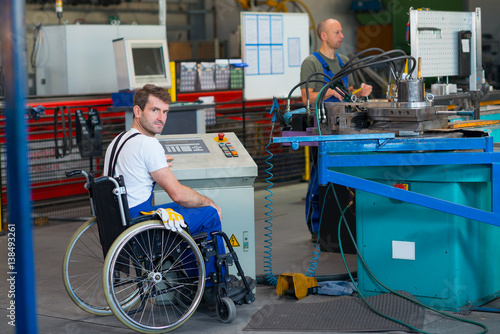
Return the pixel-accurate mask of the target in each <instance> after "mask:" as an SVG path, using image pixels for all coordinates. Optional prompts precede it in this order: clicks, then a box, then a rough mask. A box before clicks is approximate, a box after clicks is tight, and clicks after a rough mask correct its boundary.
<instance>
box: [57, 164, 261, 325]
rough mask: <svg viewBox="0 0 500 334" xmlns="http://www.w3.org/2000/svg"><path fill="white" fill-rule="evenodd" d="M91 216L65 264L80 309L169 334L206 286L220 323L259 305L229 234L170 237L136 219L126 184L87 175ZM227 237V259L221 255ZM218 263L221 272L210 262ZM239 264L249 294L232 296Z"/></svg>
mask: <svg viewBox="0 0 500 334" xmlns="http://www.w3.org/2000/svg"><path fill="white" fill-rule="evenodd" d="M75 175H84V176H85V178H86V179H87V183H86V184H85V188H86V189H87V190H88V192H89V198H90V203H91V209H92V214H93V215H94V217H93V218H91V219H90V220H89V221H87V222H86V223H84V224H83V225H82V226H81V227H80V228H79V229H78V230H77V231H76V232H75V233H74V235H73V236H72V238H71V240H70V242H69V245H68V247H67V249H66V253H65V256H64V261H63V281H64V286H65V288H66V291H67V293H68V295H69V296H70V298H71V299H72V300H73V301H74V302H75V304H76V305H77V306H79V307H80V308H81V309H83V310H85V311H86V312H89V313H91V314H94V315H99V316H105V315H111V314H114V315H115V316H116V317H117V318H118V319H119V320H120V321H121V322H122V323H123V324H124V325H126V326H127V327H129V328H131V329H133V330H135V331H138V332H141V333H165V332H168V331H171V330H174V329H175V328H178V327H179V326H181V325H182V324H183V323H185V322H186V321H187V320H188V319H189V318H190V317H191V315H192V314H193V313H194V312H195V311H196V309H197V307H198V306H199V305H200V303H201V301H202V298H203V296H204V292H205V284H206V282H211V283H212V285H213V287H211V289H212V290H213V291H215V301H214V302H215V309H216V312H217V315H218V317H219V320H220V321H222V322H226V323H230V322H232V321H233V320H234V319H235V317H236V306H235V304H239V305H241V304H243V303H245V304H250V303H252V302H253V301H255V296H254V294H253V292H252V289H253V288H252V287H251V286H250V282H249V281H247V279H246V277H245V275H244V273H243V270H242V268H241V266H240V264H239V262H238V258H237V255H236V253H235V252H234V249H233V248H232V246H231V244H230V242H229V238H228V237H227V235H226V234H225V233H224V232H222V231H218V232H213V233H211V237H212V238H211V239H210V238H208V234H207V233H199V234H197V235H194V236H191V235H190V234H189V231H186V230H182V231H180V232H177V231H175V232H174V231H171V230H168V229H166V228H165V226H164V225H163V222H162V221H161V220H160V217H159V216H158V215H156V214H152V215H145V216H141V217H137V218H134V219H131V218H130V213H129V209H128V203H127V197H126V189H125V186H124V182H123V177H121V176H120V177H117V178H111V177H106V176H101V177H98V178H95V177H94V176H93V175H92V173H91V174H90V175H88V174H87V173H86V172H84V171H82V170H73V171H71V172H67V173H66V176H68V177H71V176H75ZM217 236H220V237H221V238H222V240H224V244H225V245H226V247H227V248H228V253H226V254H219V250H218V244H217V242H215V241H216V237H217ZM212 256H215V260H216V261H215V263H216V268H217V270H216V272H215V273H209V274H208V275H206V272H205V262H208V261H209V259H210V258H211V257H212ZM231 265H235V266H236V268H237V272H238V276H240V277H241V278H242V282H243V288H241V287H240V289H233V290H231V284H232V283H233V282H232V280H231V279H230V276H229V274H228V273H229V270H228V267H229V266H231Z"/></svg>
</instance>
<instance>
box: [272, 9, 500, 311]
mask: <svg viewBox="0 0 500 334" xmlns="http://www.w3.org/2000/svg"><path fill="white" fill-rule="evenodd" d="M457 15H459V16H460V15H461V16H460V17H462V16H463V17H464V18H467V19H468V20H464V21H465V22H467V24H470V25H472V27H471V29H470V30H471V31H469V33H468V34H463V31H462V30H460V31H451V32H450V33H449V35H450V36H451V37H450V38H454V39H456V40H455V43H454V44H453V45H454V46H453V47H456V48H457V50H459V52H458V54H456V52H455V53H452V54H455V55H456V57H455V56H451V57H450V56H449V55H445V57H446V58H447V61H448V62H453V61H452V59H455V58H456V59H457V60H456V62H455V65H456V71H457V73H456V74H457V75H458V74H460V75H463V72H461V71H462V69H461V67H462V66H463V65H464V64H463V62H464V59H465V61H466V62H470V66H469V71H468V72H467V74H468V75H469V77H470V90H469V91H466V92H459V93H458V94H450V95H446V96H435V95H434V94H431V93H430V94H429V93H426V92H425V89H424V81H423V75H422V73H426V76H427V77H429V76H432V73H433V72H432V71H431V72H429V71H428V70H426V69H425V64H426V61H427V64H428V66H429V67H433V66H434V65H433V64H432V59H427V60H426V57H425V53H422V54H416V55H414V50H415V49H418V47H416V46H414V43H417V42H418V39H419V38H423V39H424V41H427V42H428V43H435V42H436V41H434V40H433V39H435V38H436V36H435V35H437V33H439V36H440V37H439V38H440V40H439V41H437V42H439V43H441V44H442V45H444V46H443V47H441V48H437V49H438V50H439V51H441V52H442V51H443V48H445V47H446V45H445V44H446V43H445V39H446V36H447V35H446V34H447V33H448V32H447V29H448V26H447V23H448V22H455V21H456V20H457ZM410 19H411V20H410V21H411V23H410V24H411V29H412V56H409V55H406V54H404V53H401V51H400V50H392V51H389V52H383V51H382V50H370V51H373V52H375V55H372V56H368V57H360V56H361V53H360V54H358V55H356V56H354V57H353V58H351V60H350V61H349V63H347V64H346V65H345V66H344V67H343V68H342V70H341V71H340V72H339V73H337V74H335V75H334V76H333V77H332V78H328V80H325V84H326V85H325V87H328V88H332V89H336V90H337V92H339V94H341V95H342V96H343V97H344V101H343V102H338V103H333V102H332V103H324V102H323V96H324V94H325V92H326V89H325V88H324V89H323V90H322V91H320V93H319V95H318V98H317V101H316V108H310V107H309V106H307V107H305V108H301V109H299V110H293V111H292V110H290V107H289V106H286V107H285V110H278V111H276V113H275V116H276V119H279V121H280V124H281V126H282V137H279V138H273V142H275V143H282V144H286V145H291V146H292V148H294V149H297V148H298V147H299V146H318V166H319V167H318V173H319V177H318V179H319V184H320V185H328V184H331V183H334V184H339V185H342V186H347V187H350V188H352V189H355V190H356V193H355V202H356V239H357V242H356V246H357V253H358V264H357V273H358V276H357V278H358V279H357V286H358V289H359V293H361V294H363V295H364V296H370V295H375V294H379V293H382V292H387V291H390V290H398V291H399V290H403V291H407V292H409V293H411V294H412V295H414V296H415V297H416V298H417V299H418V300H420V301H421V302H423V303H425V304H427V305H430V306H433V307H436V308H440V309H448V310H458V309H461V308H474V307H477V308H478V307H480V305H482V304H484V303H486V302H488V301H490V300H492V299H494V298H497V297H498V296H499V295H500V269H498V266H496V265H495V264H496V263H498V261H500V250H499V248H498V247H497V241H498V240H500V239H499V238H500V192H499V189H500V152H499V151H498V148H497V147H496V146H495V145H494V141H495V142H497V141H498V138H493V137H492V136H490V135H489V133H491V132H490V131H488V130H487V129H486V130H485V128H484V127H479V128H478V127H472V128H464V127H454V126H450V124H454V122H453V119H454V118H455V119H463V118H464V117H465V119H467V117H468V118H472V117H473V118H477V119H474V120H473V122H480V120H479V118H480V112H479V100H480V98H481V97H484V96H486V95H492V94H495V93H498V92H494V91H486V90H484V89H482V88H484V87H482V86H481V82H482V80H481V72H480V71H477V70H476V69H477V68H478V66H476V65H477V62H480V58H481V57H480V56H479V57H478V56H477V53H476V52H475V50H480V11H479V10H478V9H477V10H476V12H473V13H449V12H425V11H415V10H411V11H410ZM440 24H441V25H440ZM478 27H479V34H478V33H477V30H478ZM450 29H451V28H450ZM453 29H456V28H453ZM459 29H462V28H459ZM429 32H431V33H432V35H429ZM464 36H465V37H464ZM429 40H430V41H429ZM466 43H470V44H468V45H467V48H465V47H464V46H465V45H466ZM420 50H430V48H424V47H420ZM439 51H438V52H439ZM463 51H468V52H470V54H468V55H467V54H464V52H463ZM466 53H467V52H466ZM421 59H424V61H423V64H424V65H422V63H421ZM375 61H378V62H380V61H382V62H385V63H387V64H388V65H389V66H390V67H391V71H392V72H393V77H394V81H393V82H394V84H391V83H389V84H388V90H387V99H385V100H378V101H368V100H366V99H365V100H362V101H358V100H356V98H355V96H353V95H352V94H350V93H349V92H348V90H347V89H346V87H343V86H342V81H341V78H342V77H343V76H345V75H348V74H349V73H352V72H353V71H356V70H360V69H362V68H364V67H368V66H370V65H371V64H373V63H374V62H375ZM398 61H399V62H403V65H401V66H394V63H397V62H398ZM405 62H406V64H409V70H406V69H405V70H402V68H403V67H404V63H405ZM460 62H461V63H460ZM459 63H460V64H459ZM438 67H439V66H438ZM400 68H401V70H400ZM415 69H416V74H417V75H414V74H413V72H414V70H415ZM438 70H439V69H436V71H438ZM436 74H437V75H436ZM436 74H434V76H439V75H441V74H440V73H439V72H437V73H436ZM301 84H307V82H304V83H301ZM446 85H448V84H446ZM296 87H298V85H297V86H296ZM460 99H462V102H459V103H458V102H457V103H456V104H457V105H458V106H460V105H462V106H464V105H468V106H469V109H464V108H458V109H457V108H455V109H454V110H449V109H450V108H449V107H448V105H439V103H438V102H439V101H443V100H444V101H459V100H460ZM471 102H472V103H471ZM308 104H309V103H308ZM497 123H498V122H497ZM496 126H498V124H497V125H496ZM335 197H336V196H335ZM329 205H335V206H337V205H338V206H339V212H342V209H344V208H343V207H340V203H339V202H338V200H337V202H336V203H335V202H333V203H330V204H329ZM341 219H342V218H341ZM341 219H338V218H337V219H335V220H334V221H328V222H327V224H334V225H335V227H336V226H337V224H340V220H341ZM344 220H345V218H344ZM324 223H325V222H323V224H324ZM345 225H348V224H345ZM341 228H342V229H345V228H346V226H344V225H342V226H341ZM339 231H340V230H339ZM320 234H321V232H320ZM372 274H373V275H372Z"/></svg>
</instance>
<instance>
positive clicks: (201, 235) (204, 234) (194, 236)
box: [191, 232, 208, 241]
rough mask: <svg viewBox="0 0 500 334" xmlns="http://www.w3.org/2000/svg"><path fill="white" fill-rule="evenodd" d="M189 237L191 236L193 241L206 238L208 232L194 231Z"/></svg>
mask: <svg viewBox="0 0 500 334" xmlns="http://www.w3.org/2000/svg"><path fill="white" fill-rule="evenodd" d="M191 238H193V240H194V241H197V240H200V239H203V240H206V239H207V238H208V233H207V232H200V233H196V234H195V235H192V236H191Z"/></svg>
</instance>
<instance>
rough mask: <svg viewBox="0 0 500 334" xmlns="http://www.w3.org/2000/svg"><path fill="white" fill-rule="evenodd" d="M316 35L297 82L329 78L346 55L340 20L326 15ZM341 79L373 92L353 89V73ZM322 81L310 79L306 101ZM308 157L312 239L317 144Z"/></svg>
mask: <svg viewBox="0 0 500 334" xmlns="http://www.w3.org/2000/svg"><path fill="white" fill-rule="evenodd" d="M317 34H318V37H319V39H320V41H321V46H320V48H319V50H318V51H316V52H314V53H313V54H312V55H309V56H308V57H307V58H306V59H304V61H303V62H302V65H301V68H300V82H304V81H306V80H307V78H308V77H309V76H310V75H311V74H313V73H324V74H326V75H328V76H329V77H330V78H331V77H333V76H334V75H335V74H336V73H337V72H339V71H340V69H341V68H342V67H343V66H344V63H346V62H347V61H348V60H349V58H347V57H346V56H344V55H339V54H338V53H337V52H336V51H337V50H338V49H339V48H340V46H341V45H342V40H343V39H344V35H343V34H342V26H341V25H340V22H339V21H337V20H334V19H326V20H323V21H321V22H320V23H319V24H318V29H317ZM311 80H324V81H325V80H326V81H329V80H328V79H326V78H325V76H323V75H319V74H318V75H316V76H313V77H312V78H311ZM342 82H343V84H344V86H345V87H347V88H348V90H349V92H354V95H356V97H360V96H368V95H370V93H371V92H372V86H370V85H366V84H364V83H362V84H361V87H360V89H358V90H356V91H354V87H353V86H352V84H353V82H354V80H353V78H352V74H349V75H348V76H345V77H343V78H342ZM324 85H325V84H324V83H322V82H310V83H309V85H308V87H307V91H309V103H311V104H312V105H315V102H316V98H317V96H318V93H319V91H320V90H321V88H323V86H324ZM307 91H306V86H305V85H303V86H302V87H301V92H302V102H303V103H304V104H307ZM324 100H325V102H340V101H342V97H341V95H340V94H339V93H338V92H337V91H335V90H334V89H331V88H328V90H327V91H326V93H325V98H324ZM310 152H311V154H310V157H311V174H310V178H309V188H308V189H307V196H306V221H307V226H308V228H309V231H310V232H311V235H312V241H313V242H316V241H317V240H318V229H319V215H320V213H319V189H318V164H317V161H318V148H317V147H311V148H310Z"/></svg>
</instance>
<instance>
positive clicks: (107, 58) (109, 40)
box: [36, 24, 166, 96]
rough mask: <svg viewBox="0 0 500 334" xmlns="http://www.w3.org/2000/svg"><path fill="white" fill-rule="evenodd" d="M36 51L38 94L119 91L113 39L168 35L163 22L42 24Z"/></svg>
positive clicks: (164, 36) (162, 36) (163, 36)
mask: <svg viewBox="0 0 500 334" xmlns="http://www.w3.org/2000/svg"><path fill="white" fill-rule="evenodd" d="M40 35H41V37H40V41H39V43H40V46H39V51H38V54H37V67H36V90H37V95H40V96H42V95H43V96H45V95H74V94H102V93H110V92H117V91H118V81H117V76H116V66H115V57H114V54H113V40H114V39H117V38H166V31H165V27H164V26H160V25H93V24H82V25H76V24H75V25H57V26H46V27H42V29H41V32H40Z"/></svg>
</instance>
